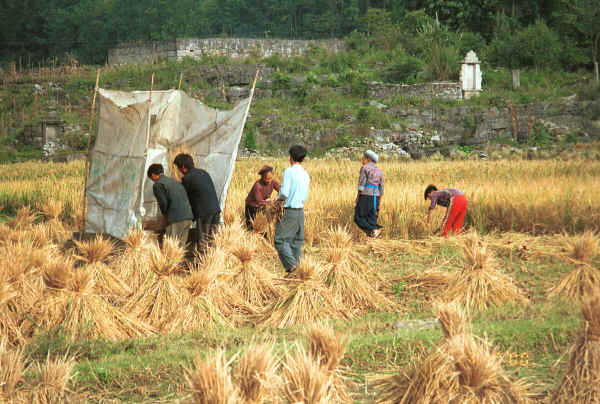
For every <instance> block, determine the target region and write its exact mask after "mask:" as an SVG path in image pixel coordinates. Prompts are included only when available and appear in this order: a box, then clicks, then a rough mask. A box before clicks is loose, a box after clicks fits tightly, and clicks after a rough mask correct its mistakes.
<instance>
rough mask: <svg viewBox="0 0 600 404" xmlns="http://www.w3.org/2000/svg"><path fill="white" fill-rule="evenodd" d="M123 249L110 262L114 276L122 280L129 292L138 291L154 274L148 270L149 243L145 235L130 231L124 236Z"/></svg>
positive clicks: (140, 232)
mask: <svg viewBox="0 0 600 404" xmlns="http://www.w3.org/2000/svg"><path fill="white" fill-rule="evenodd" d="M123 241H124V242H125V249H124V250H123V252H122V253H121V254H118V255H116V256H115V257H114V258H113V259H112V260H111V261H110V264H109V265H110V267H111V269H112V270H113V272H114V274H115V275H116V276H118V277H119V278H120V279H122V280H123V281H124V282H125V283H126V284H127V286H128V288H129V289H130V290H132V291H133V290H138V289H139V288H140V287H141V286H142V284H144V282H146V281H147V280H148V278H149V277H151V276H153V275H154V272H153V271H151V270H149V269H148V267H147V265H148V260H149V257H148V254H149V249H150V247H151V245H152V244H151V242H150V240H149V238H148V237H147V236H146V234H145V233H144V232H142V231H139V230H131V231H130V232H129V233H127V235H126V236H125V238H124V240H123Z"/></svg>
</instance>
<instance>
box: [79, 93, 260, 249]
mask: <svg viewBox="0 0 600 404" xmlns="http://www.w3.org/2000/svg"><path fill="white" fill-rule="evenodd" d="M98 94H99V99H100V118H99V119H100V123H99V128H98V136H97V139H96V143H95V145H94V148H93V150H92V153H91V166H90V167H91V169H90V177H89V180H88V186H87V189H86V196H87V201H88V209H87V215H86V221H85V224H86V226H85V231H86V232H91V233H107V234H111V235H112V236H114V237H117V238H123V237H124V236H125V235H126V234H127V232H128V231H129V229H130V228H131V227H134V226H139V225H140V224H141V223H142V221H143V220H144V219H145V218H153V217H156V216H158V204H157V202H156V200H155V198H154V195H153V194H152V181H150V180H149V179H148V178H147V176H146V170H147V169H148V167H149V166H150V164H153V163H160V164H162V165H163V167H164V168H165V171H166V174H167V175H170V173H169V172H168V171H169V163H170V161H169V158H170V156H169V153H170V152H172V151H175V150H177V149H179V148H181V147H184V148H186V149H187V150H191V151H192V154H193V156H194V160H195V162H196V166H197V167H200V168H203V169H205V170H206V171H208V173H209V174H210V175H211V177H212V180H213V182H214V184H215V188H216V191H217V196H218V197H219V202H220V204H221V209H224V208H225V200H226V197H227V189H228V187H229V182H230V181H231V176H232V175H233V169H234V166H235V160H236V157H237V150H238V146H239V143H240V140H241V137H242V131H243V128H244V125H245V122H246V117H247V115H248V109H249V108H250V103H251V101H252V96H253V91H252V92H251V93H250V97H248V98H247V99H244V100H242V101H241V102H239V103H238V105H236V107H235V108H233V109H232V110H230V111H220V110H216V109H212V108H209V107H207V106H206V105H204V104H203V103H202V102H200V101H198V100H196V99H193V98H191V97H188V96H187V95H186V94H185V93H184V92H183V91H177V90H170V91H154V92H152V104H151V105H149V102H148V101H149V97H150V93H149V92H147V91H140V92H132V93H127V92H121V91H110V90H104V89H100V90H99V93H98ZM148 114H150V116H148ZM149 118H150V119H149ZM148 123H150V131H149V132H148ZM148 133H149V138H148ZM147 140H148V148H146V141H147Z"/></svg>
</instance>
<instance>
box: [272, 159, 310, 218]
mask: <svg viewBox="0 0 600 404" xmlns="http://www.w3.org/2000/svg"><path fill="white" fill-rule="evenodd" d="M309 183H310V177H309V176H308V173H307V172H306V171H305V170H304V168H302V166H301V165H300V164H294V165H293V166H291V167H289V168H286V169H285V171H284V172H283V181H281V191H279V199H284V198H285V202H284V203H283V207H284V208H295V209H299V208H302V207H303V206H304V202H306V200H307V199H308V184H309Z"/></svg>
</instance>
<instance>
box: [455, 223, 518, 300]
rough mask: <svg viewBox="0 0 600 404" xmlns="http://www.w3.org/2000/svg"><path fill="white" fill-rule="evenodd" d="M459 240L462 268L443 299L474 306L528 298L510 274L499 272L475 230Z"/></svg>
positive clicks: (489, 251) (488, 250)
mask: <svg viewBox="0 0 600 404" xmlns="http://www.w3.org/2000/svg"><path fill="white" fill-rule="evenodd" d="M461 242H462V246H461V247H462V252H463V268H462V270H461V271H460V272H459V273H458V274H457V275H456V277H455V279H453V280H452V281H451V283H450V285H449V286H448V289H447V290H446V291H445V292H444V299H446V301H453V300H457V301H459V302H460V303H463V304H464V305H465V306H467V307H471V308H475V309H477V310H483V309H486V308H487V307H491V306H500V305H503V304H505V303H512V304H516V303H520V304H526V303H527V302H528V301H529V300H528V299H527V298H526V297H525V296H524V295H523V294H522V292H521V290H520V289H519V288H518V287H517V286H516V285H515V283H514V281H513V280H512V278H511V277H510V276H508V275H506V274H504V273H502V272H500V270H499V269H498V268H497V265H498V264H497V262H496V260H495V258H494V255H493V253H492V251H491V250H490V249H489V248H488V246H487V243H486V241H485V240H483V239H481V238H480V237H479V236H478V235H477V233H475V232H471V233H469V234H468V235H466V236H464V237H462V240H461Z"/></svg>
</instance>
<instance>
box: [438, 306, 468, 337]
mask: <svg viewBox="0 0 600 404" xmlns="http://www.w3.org/2000/svg"><path fill="white" fill-rule="evenodd" d="M434 307H435V311H436V315H437V318H438V320H439V322H440V326H441V327H442V331H443V332H444V335H445V336H446V338H451V337H455V336H457V335H462V334H470V331H468V330H467V324H469V322H468V320H467V315H466V313H465V310H464V309H463V308H462V307H461V306H460V304H459V303H458V302H450V303H443V302H436V303H435V305H434Z"/></svg>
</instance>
